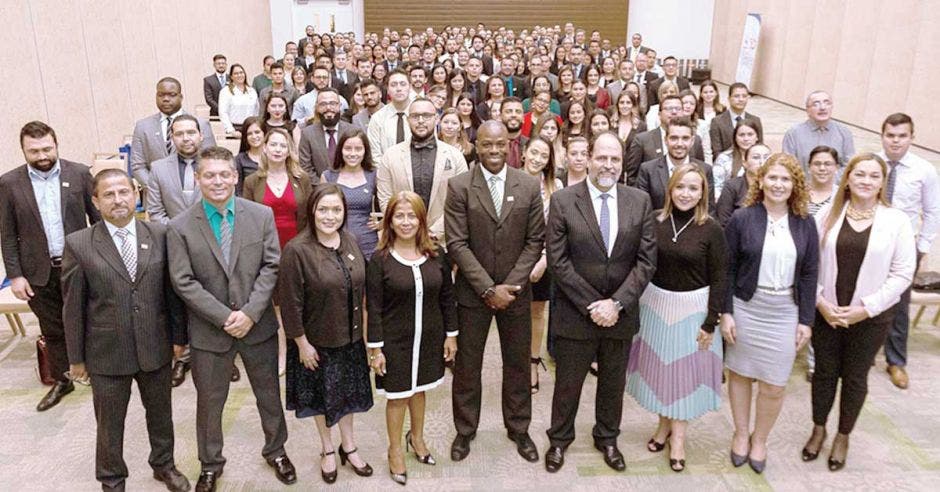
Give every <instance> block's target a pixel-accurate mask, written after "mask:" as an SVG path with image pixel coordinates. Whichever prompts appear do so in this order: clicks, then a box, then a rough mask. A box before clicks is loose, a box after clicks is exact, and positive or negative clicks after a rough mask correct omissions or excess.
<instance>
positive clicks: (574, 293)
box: [545, 181, 656, 340]
mask: <svg viewBox="0 0 940 492" xmlns="http://www.w3.org/2000/svg"><path fill="white" fill-rule="evenodd" d="M616 186H617V219H618V222H619V227H618V228H617V235H616V239H615V241H614V247H613V251H612V252H611V254H610V256H608V255H607V248H605V247H604V240H603V238H602V236H601V230H600V227H599V226H598V223H597V216H596V215H595V213H594V206H593V204H592V202H591V196H590V191H589V190H588V185H587V182H586V181H582V182H580V183H578V184H576V185H573V186H570V187H568V188H565V189H563V190H560V191H557V192H555V193H554V194H552V201H551V205H550V206H549V212H548V228H547V230H546V237H545V249H546V252H547V254H548V264H549V267H550V268H551V271H552V278H553V279H554V281H555V285H556V286H557V289H556V290H555V300H554V303H553V306H552V316H551V323H552V333H554V334H555V335H557V336H562V337H565V338H573V339H576V340H587V339H592V338H616V339H621V340H629V339H630V338H631V337H633V335H634V334H636V332H637V330H638V328H639V325H640V309H639V300H640V295H641V294H643V290H644V289H646V286H647V284H649V282H650V280H651V279H652V278H653V273H654V272H655V271H656V238H655V235H654V233H653V223H654V221H653V207H652V206H651V204H650V200H649V197H648V196H646V194H645V193H643V192H641V191H639V190H636V189H633V188H629V187H627V186H624V185H622V184H618V185H616ZM602 299H616V300H618V301H620V303H621V304H622V305H623V311H621V313H620V317H619V319H618V320H617V324H615V325H614V326H613V327H610V328H601V327H599V326H597V325H596V324H595V323H594V322H593V321H592V320H591V314H590V312H589V311H588V309H587V307H588V306H589V305H590V304H591V303H592V302H594V301H599V300H602Z"/></svg>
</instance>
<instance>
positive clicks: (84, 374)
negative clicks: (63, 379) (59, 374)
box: [69, 362, 88, 381]
mask: <svg viewBox="0 0 940 492" xmlns="http://www.w3.org/2000/svg"><path fill="white" fill-rule="evenodd" d="M69 376H70V379H72V380H73V381H84V380H86V379H88V371H87V370H86V369H85V363H84V362H82V363H79V364H69Z"/></svg>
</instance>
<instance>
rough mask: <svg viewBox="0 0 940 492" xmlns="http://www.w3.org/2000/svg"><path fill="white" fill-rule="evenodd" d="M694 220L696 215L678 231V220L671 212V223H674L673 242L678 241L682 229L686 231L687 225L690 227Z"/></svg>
mask: <svg viewBox="0 0 940 492" xmlns="http://www.w3.org/2000/svg"><path fill="white" fill-rule="evenodd" d="M693 220H695V216H694V215H693V216H692V218H691V219H689V221H688V222H686V223H685V225H684V226H682V228H681V229H679V230H678V231H676V221H675V219H673V218H672V214H669V223H670V224H672V242H676V241H677V240H678V239H679V234H682V231H684V230H685V228H686V227H689V224H691V223H692V221H693Z"/></svg>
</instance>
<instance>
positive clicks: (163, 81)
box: [157, 77, 183, 92]
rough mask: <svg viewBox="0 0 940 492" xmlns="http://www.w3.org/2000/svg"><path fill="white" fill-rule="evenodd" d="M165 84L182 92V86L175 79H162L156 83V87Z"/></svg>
mask: <svg viewBox="0 0 940 492" xmlns="http://www.w3.org/2000/svg"><path fill="white" fill-rule="evenodd" d="M166 83H170V84H173V85H175V86H176V88H177V89H179V90H180V92H182V91H183V84H181V83H180V81H179V80H177V79H176V78H175V77H163V78H162V79H160V80H158V81H157V85H158V86H159V85H160V84H166Z"/></svg>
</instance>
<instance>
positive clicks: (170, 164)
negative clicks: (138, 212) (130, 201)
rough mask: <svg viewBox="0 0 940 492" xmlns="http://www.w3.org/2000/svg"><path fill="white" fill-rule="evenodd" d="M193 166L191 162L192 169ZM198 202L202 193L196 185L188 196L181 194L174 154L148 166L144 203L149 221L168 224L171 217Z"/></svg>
mask: <svg viewBox="0 0 940 492" xmlns="http://www.w3.org/2000/svg"><path fill="white" fill-rule="evenodd" d="M195 165H196V164H195V162H193V166H194V169H195ZM194 181H195V180H194ZM193 184H194V185H195V182H194V183H193ZM199 200H202V192H201V191H200V190H199V186H198V185H196V186H194V187H193V192H192V193H190V194H189V196H186V193H183V183H182V182H181V181H180V170H179V155H178V154H177V153H176V152H174V153H172V154H170V155H169V156H167V157H164V158H163V159H160V160H159V161H156V162H154V163H153V164H151V165H150V181H149V182H147V194H146V195H145V197H144V202H145V205H146V208H147V215H148V216H149V217H150V220H151V221H153V222H160V223H161V224H168V223H169V222H170V220H171V219H172V218H173V217H176V216H177V215H179V214H181V213H183V210H186V209H187V208H189V207H190V206H192V204H194V203H196V202H198V201H199Z"/></svg>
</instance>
